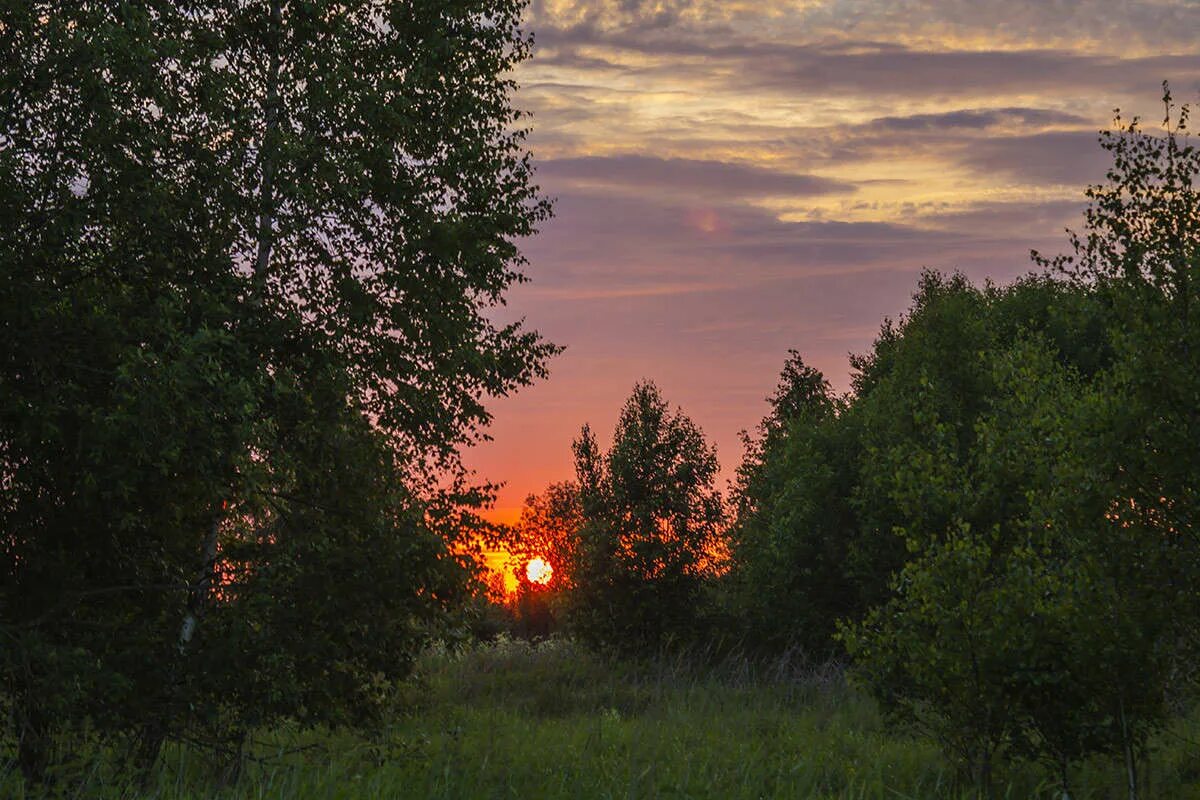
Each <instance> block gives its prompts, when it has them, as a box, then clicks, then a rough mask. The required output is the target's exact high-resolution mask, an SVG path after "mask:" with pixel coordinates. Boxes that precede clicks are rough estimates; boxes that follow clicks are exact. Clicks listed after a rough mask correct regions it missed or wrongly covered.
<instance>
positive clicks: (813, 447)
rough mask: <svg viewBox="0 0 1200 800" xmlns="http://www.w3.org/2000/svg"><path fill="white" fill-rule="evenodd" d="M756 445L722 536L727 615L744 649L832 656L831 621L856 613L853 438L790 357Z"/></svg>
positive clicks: (817, 379) (820, 387) (809, 372)
mask: <svg viewBox="0 0 1200 800" xmlns="http://www.w3.org/2000/svg"><path fill="white" fill-rule="evenodd" d="M770 402H771V414H770V415H769V416H768V417H767V418H766V419H764V420H763V422H762V423H761V424H760V426H759V429H758V435H757V437H755V438H752V437H750V436H748V435H747V436H745V437H744V441H745V443H746V452H747V455H746V459H745V460H744V461H743V463H742V466H741V468H740V469H739V471H738V485H737V495H736V496H737V503H738V505H737V509H736V510H737V518H736V522H735V524H734V526H733V529H732V532H731V543H732V558H731V564H732V567H731V573H730V575H729V576H728V577H727V579H726V583H727V585H728V587H729V589H730V597H729V600H730V601H731V603H732V608H731V611H732V613H733V614H734V617H735V619H736V622H735V623H734V624H735V625H737V626H738V628H739V629H740V632H741V634H742V635H743V636H744V638H745V641H746V645H747V646H750V647H753V648H755V649H759V648H764V647H765V648H769V649H779V648H784V647H787V646H791V645H798V646H801V647H803V648H804V649H805V650H806V651H807V652H808V653H810V654H811V655H814V656H816V657H818V658H820V657H825V656H828V655H830V654H831V653H832V652H833V647H834V642H833V639H832V634H833V632H834V623H835V621H836V620H837V619H838V618H840V617H843V616H848V615H854V614H855V613H856V612H857V611H858V610H859V598H858V594H857V591H856V587H855V585H854V584H853V582H852V581H850V580H849V579H848V576H847V573H846V559H847V556H848V548H849V546H850V543H851V541H852V538H853V533H854V530H855V528H856V525H857V520H856V519H855V517H854V512H853V510H852V509H851V507H850V504H849V499H850V497H851V494H852V492H853V489H854V485H855V481H856V478H857V470H858V462H859V454H858V449H859V446H858V441H857V439H856V437H855V436H854V431H853V429H851V428H850V427H849V426H848V425H847V424H846V419H845V418H844V417H843V416H842V414H841V412H842V411H844V406H843V403H842V402H841V401H840V400H838V399H837V398H835V397H834V396H833V394H832V392H831V391H830V388H829V384H828V382H827V381H825V379H824V377H823V376H822V375H821V373H820V372H818V371H817V370H814V369H813V368H811V367H808V366H807V365H805V364H804V362H803V360H802V359H801V358H800V356H799V354H797V353H795V352H794V351H793V352H792V353H791V354H790V356H789V358H788V360H787V363H786V364H785V365H784V369H783V372H782V374H781V376H780V382H779V387H778V389H777V390H776V392H775V394H774V396H772V397H771V399H770Z"/></svg>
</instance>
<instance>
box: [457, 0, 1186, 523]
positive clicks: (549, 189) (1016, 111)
mask: <svg viewBox="0 0 1200 800" xmlns="http://www.w3.org/2000/svg"><path fill="white" fill-rule="evenodd" d="M526 25H527V28H528V30H529V31H531V32H532V34H533V36H534V38H535V48H534V57H533V58H532V59H531V60H530V61H529V62H527V63H525V64H524V65H523V66H522V67H521V68H520V69H519V71H518V72H517V75H516V78H517V80H518V82H519V83H520V86H521V89H520V90H519V92H518V93H517V94H516V96H515V98H514V99H515V103H516V105H517V106H518V107H520V108H523V109H526V110H528V111H530V112H532V117H531V119H530V120H529V122H530V125H531V126H532V134H531V136H530V139H529V145H530V149H531V150H532V152H533V155H534V159H535V163H536V165H537V181H538V183H539V184H540V185H541V187H542V189H543V190H544V192H545V194H547V195H548V196H550V197H552V198H554V200H555V208H556V216H555V218H554V219H553V220H552V221H550V222H548V223H546V224H544V225H543V226H542V229H541V232H540V233H539V235H538V236H536V237H534V238H533V239H530V240H528V241H526V242H525V243H524V247H523V249H524V252H525V254H526V256H527V257H528V259H529V265H528V267H527V269H526V270H525V272H526V274H527V275H528V277H529V278H530V279H531V280H530V282H529V283H527V284H524V285H521V286H518V287H516V288H514V289H513V290H512V291H511V292H510V294H509V298H508V306H507V308H505V309H504V310H503V311H502V313H501V316H502V317H503V318H504V319H505V320H508V319H518V318H524V319H525V320H526V322H527V324H528V325H529V326H530V327H533V328H535V329H537V330H539V331H541V332H542V333H543V334H544V335H545V336H546V337H547V338H548V339H549V340H551V341H553V342H556V343H558V344H561V345H564V346H565V347H566V350H565V352H564V353H563V354H562V355H560V356H558V357H556V358H555V359H554V360H553V361H552V362H551V364H550V372H551V374H550V377H549V379H548V380H546V381H543V382H540V383H538V384H536V385H535V386H533V387H530V388H526V389H523V390H522V391H520V392H519V393H517V394H515V395H513V396H512V397H508V398H502V399H500V400H497V401H493V403H492V404H491V406H490V408H491V410H492V412H493V414H494V421H493V424H492V427H491V429H490V433H491V436H492V437H493V440H492V441H491V442H488V443H485V444H483V445H480V446H478V447H476V448H474V449H473V450H472V451H471V452H469V453H468V455H467V463H468V465H469V466H471V467H473V468H474V469H475V470H476V471H477V473H478V477H479V478H481V479H485V480H491V481H503V482H504V483H505V485H504V487H503V488H502V489H501V490H500V494H499V497H498V501H497V507H496V509H495V510H494V511H493V513H492V516H493V518H495V519H497V520H500V521H511V520H513V519H514V518H515V517H516V515H517V513H518V511H519V509H520V506H521V503H522V501H523V499H524V498H525V496H526V495H528V494H529V493H530V492H537V491H540V490H541V489H543V488H544V487H545V486H546V485H547V484H548V483H550V482H552V481H559V480H565V479H569V478H571V477H573V465H572V456H571V441H572V439H574V438H575V437H576V436H577V435H578V433H579V429H580V427H581V426H582V425H583V424H584V423H589V424H590V425H591V426H592V429H593V430H594V431H596V433H597V435H598V436H599V438H600V442H601V445H602V446H607V444H608V441H609V437H610V436H611V433H612V428H613V425H614V423H615V421H616V417H617V415H618V413H619V411H620V408H621V405H622V404H623V402H624V400H625V398H626V397H628V395H629V393H630V391H631V390H632V388H633V386H634V384H635V383H636V382H637V381H639V380H643V379H651V380H654V381H655V382H656V383H657V384H658V385H659V387H660V388H661V389H662V391H663V394H664V396H665V397H666V398H667V400H668V401H670V402H671V403H672V404H673V405H678V406H681V407H682V408H683V410H684V411H685V412H686V413H687V414H688V415H689V416H690V417H691V418H692V419H693V420H694V421H695V422H696V423H697V424H698V425H699V426H700V427H701V428H702V429H703V430H704V431H705V433H706V435H707V436H708V438H709V439H710V441H713V442H715V443H716V445H717V448H718V455H719V457H720V459H721V462H722V466H723V469H724V478H725V479H727V478H729V477H731V475H732V472H733V470H734V469H735V468H736V466H737V464H738V463H739V462H740V460H741V457H742V447H741V441H740V439H739V436H738V432H739V431H740V430H743V429H753V428H754V426H755V425H756V424H757V423H758V421H759V420H760V419H761V418H762V416H763V415H764V414H765V413H766V410H767V403H766V398H767V396H769V395H770V394H771V392H772V391H773V389H774V387H775V384H776V381H777V378H778V374H779V371H780V369H781V367H782V366H783V362H784V359H785V358H786V357H787V351H788V350H789V348H794V349H796V350H798V351H799V352H800V353H801V355H802V356H803V358H804V360H805V361H806V362H807V363H808V364H810V365H812V366H815V367H817V368H819V369H820V370H822V371H823V372H824V373H825V375H826V377H827V378H828V379H829V380H830V382H831V383H832V384H833V386H834V388H835V389H837V390H839V391H844V390H846V389H847V388H848V387H849V377H850V367H849V363H848V355H849V354H851V353H858V352H865V351H867V350H868V349H869V348H870V347H871V344H872V342H873V340H874V337H875V335H876V333H877V332H878V330H879V326H880V324H881V322H882V320H883V318H884V317H892V318H896V317H898V316H899V315H901V314H902V313H903V312H904V311H905V309H906V308H907V307H908V304H909V301H910V299H911V294H912V292H913V290H914V289H915V286H916V281H917V278H918V276H919V274H920V272H921V270H922V269H924V268H933V269H939V270H943V271H953V270H959V271H961V272H963V273H965V274H966V275H968V276H970V277H971V278H972V279H974V280H977V281H983V280H985V279H989V278H990V279H992V280H995V281H997V282H1007V281H1010V280H1012V279H1013V278H1016V277H1018V276H1020V275H1022V274H1024V273H1027V272H1029V271H1030V270H1031V269H1033V265H1032V264H1031V262H1030V259H1029V251H1030V250H1031V249H1037V250H1040V251H1042V252H1046V253H1050V254H1056V253H1058V252H1061V251H1062V250H1063V249H1064V248H1065V246H1066V238H1065V234H1064V228H1067V227H1072V228H1078V227H1079V225H1080V212H1081V211H1082V209H1083V207H1084V201H1083V190H1084V188H1085V187H1086V185H1087V184H1089V183H1097V182H1099V181H1101V180H1102V179H1103V177H1104V171H1105V168H1106V165H1107V163H1108V160H1107V154H1106V153H1105V152H1104V151H1103V150H1101V149H1100V147H1099V145H1098V144H1097V132H1098V131H1099V130H1100V129H1102V128H1107V127H1110V126H1111V124H1112V119H1113V110H1114V109H1115V108H1120V109H1121V110H1122V112H1123V114H1124V115H1125V116H1130V115H1132V114H1140V115H1142V116H1143V117H1144V119H1145V122H1146V124H1147V125H1157V124H1159V123H1160V121H1161V119H1162V115H1163V114H1162V106H1161V103H1160V102H1159V98H1160V96H1161V82H1162V81H1163V80H1164V79H1169V80H1170V81H1171V84H1172V89H1173V91H1174V93H1175V95H1176V97H1177V99H1179V100H1181V101H1191V102H1193V103H1194V102H1196V101H1197V100H1200V1H1198V0H1148V1H1147V2H1133V1H1132V0H1125V1H1122V0H1073V1H1068V0H992V1H991V2H977V1H976V0H879V1H877V2H868V1H867V0H532V2H531V5H530V8H529V10H528V13H527V17H526Z"/></svg>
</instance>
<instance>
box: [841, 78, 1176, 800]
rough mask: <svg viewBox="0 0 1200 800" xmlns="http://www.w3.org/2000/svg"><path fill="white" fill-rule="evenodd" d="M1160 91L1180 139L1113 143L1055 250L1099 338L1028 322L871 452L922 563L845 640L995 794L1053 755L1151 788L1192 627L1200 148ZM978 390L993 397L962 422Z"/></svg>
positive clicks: (1131, 789)
mask: <svg viewBox="0 0 1200 800" xmlns="http://www.w3.org/2000/svg"><path fill="white" fill-rule="evenodd" d="M1166 102H1167V106H1168V129H1167V134H1166V136H1164V137H1153V136H1147V135H1145V134H1142V133H1141V132H1140V131H1139V130H1138V128H1137V124H1136V122H1134V123H1132V124H1131V125H1130V126H1129V127H1128V128H1125V129H1122V130H1120V131H1119V132H1118V133H1116V134H1109V135H1106V136H1105V137H1104V139H1103V140H1102V143H1103V146H1104V147H1106V148H1107V149H1109V150H1110V151H1112V152H1113V155H1114V166H1113V168H1112V170H1110V172H1109V175H1108V179H1109V183H1108V184H1107V185H1105V186H1099V187H1093V188H1092V189H1091V190H1090V191H1089V197H1090V198H1091V199H1092V206H1091V208H1090V209H1089V211H1088V214H1087V224H1088V233H1087V236H1086V237H1085V238H1081V237H1078V236H1075V235H1072V244H1073V245H1074V248H1075V252H1076V254H1075V256H1073V257H1062V258H1059V259H1054V260H1046V259H1040V260H1041V263H1043V264H1045V265H1048V266H1050V267H1053V268H1055V269H1058V270H1060V271H1062V272H1067V273H1068V274H1069V277H1071V278H1072V280H1071V281H1070V282H1063V283H1061V284H1060V286H1061V287H1062V288H1061V289H1056V290H1055V291H1057V292H1060V293H1069V294H1071V295H1074V296H1076V297H1079V298H1081V299H1082V302H1083V304H1084V306H1083V307H1086V308H1090V309H1091V311H1090V315H1091V316H1093V318H1094V319H1098V320H1099V321H1100V322H1101V323H1102V326H1103V327H1102V336H1101V337H1099V338H1100V341H1101V342H1102V347H1101V348H1100V349H1094V348H1089V347H1087V346H1086V343H1085V344H1083V345H1082V346H1080V345H1078V344H1076V345H1072V343H1071V342H1070V341H1067V342H1064V341H1063V340H1062V339H1061V338H1060V337H1059V338H1057V339H1056V337H1055V336H1054V331H1055V326H1042V327H1041V328H1040V330H1038V329H1037V328H1035V327H1033V326H1028V325H1026V326H1023V327H1022V333H1021V335H1020V336H1019V337H1018V338H1017V340H1016V342H1015V343H1014V344H1007V345H1004V346H997V345H999V344H1001V343H1004V342H1006V340H1005V339H1001V338H997V339H993V340H992V341H993V342H995V344H993V345H992V346H990V347H985V348H980V349H979V350H977V351H976V352H975V354H974V355H975V359H974V361H973V364H974V366H972V367H971V372H970V374H971V375H972V376H973V378H972V380H973V381H975V382H976V385H977V386H981V387H984V388H982V389H981V390H979V391H978V392H970V393H964V392H962V391H961V389H957V388H955V386H956V384H955V380H954V374H953V372H951V373H950V374H949V375H947V374H946V372H945V370H944V369H942V368H938V369H937V371H936V372H935V373H932V374H931V373H930V372H928V371H922V372H921V373H920V377H919V380H918V382H917V387H918V388H917V391H915V392H914V393H912V394H911V395H910V396H911V397H912V398H913V401H910V402H909V403H908V404H907V407H908V413H907V414H905V416H904V417H903V419H906V420H911V425H912V426H913V430H914V435H912V436H911V437H910V438H908V440H907V441H901V442H898V443H895V444H892V445H891V446H889V447H888V448H887V449H886V450H883V449H878V448H877V449H876V450H875V452H876V453H878V454H879V455H880V456H882V458H880V459H878V460H877V461H876V463H875V467H874V469H873V473H874V474H873V476H872V478H871V480H872V482H873V483H874V485H875V486H876V487H878V488H880V489H883V490H884V491H883V493H882V494H880V493H876V494H874V495H873V496H874V497H875V498H877V499H876V501H875V502H874V503H872V506H873V507H876V508H883V509H888V510H889V513H890V514H891V515H892V520H893V523H892V524H893V529H894V530H895V531H896V532H897V533H898V534H899V535H900V536H901V538H902V539H903V540H904V542H905V544H906V546H907V550H908V552H909V555H908V556H907V558H906V563H905V565H904V567H903V568H902V570H901V571H900V572H899V573H898V575H897V577H896V579H895V581H894V582H893V584H892V586H893V590H894V596H893V597H892V598H891V599H890V600H888V601H886V602H885V603H883V604H881V605H880V606H878V607H877V608H875V609H874V610H873V611H872V612H871V613H870V614H869V615H868V616H867V617H866V619H865V620H864V621H863V622H862V623H861V624H859V625H851V626H848V628H847V629H846V633H845V639H846V642H847V645H848V648H849V650H850V652H851V654H852V655H853V656H854V657H855V660H856V663H857V664H858V669H859V675H860V676H861V678H862V679H863V680H864V681H865V682H866V683H867V685H869V686H870V687H871V688H872V690H873V691H874V692H875V693H876V695H877V696H879V697H880V698H881V699H883V700H884V702H885V705H886V706H887V707H888V708H889V709H890V710H891V711H893V712H895V713H897V714H898V715H900V716H902V717H906V718H908V719H910V720H913V721H916V722H918V723H919V724H921V725H923V726H924V727H925V728H927V729H929V730H933V731H935V732H936V733H937V735H938V738H939V740H940V741H942V742H943V743H944V744H945V745H946V746H948V747H950V748H951V749H952V750H957V751H958V753H959V755H960V758H961V759H962V760H963V762H964V763H967V764H970V765H973V766H975V767H976V768H977V773H976V777H977V781H978V783H979V785H980V787H981V790H983V791H985V792H986V791H987V789H988V787H989V783H990V780H989V776H988V770H987V767H988V765H990V764H991V763H992V758H993V756H994V755H996V754H997V753H1001V752H1004V751H1009V752H1013V753H1016V752H1022V753H1027V754H1031V755H1035V756H1037V757H1038V758H1041V759H1042V760H1044V761H1046V762H1047V763H1048V764H1050V765H1052V766H1053V765H1057V769H1058V773H1059V779H1060V783H1061V788H1062V790H1063V792H1064V793H1066V792H1068V791H1069V789H1070V785H1069V775H1070V770H1069V765H1070V764H1071V763H1072V762H1076V761H1078V760H1080V759H1083V758H1085V757H1087V756H1088V755H1089V754H1092V753H1119V754H1121V755H1122V756H1123V762H1124V766H1125V769H1126V773H1127V780H1126V788H1127V790H1128V793H1129V795H1130V797H1136V796H1137V794H1138V791H1139V779H1138V776H1137V770H1136V766H1137V763H1138V760H1139V755H1138V754H1139V753H1140V752H1142V750H1143V749H1144V747H1145V743H1146V742H1147V740H1148V737H1149V736H1150V735H1151V733H1152V732H1153V731H1154V730H1155V729H1157V728H1158V727H1160V726H1162V725H1163V724H1165V722H1166V719H1167V717H1168V709H1167V705H1166V704H1167V700H1168V696H1169V693H1170V692H1171V691H1172V690H1174V691H1176V692H1178V690H1179V687H1178V686H1177V685H1175V686H1173V681H1174V680H1175V677H1174V676H1176V675H1178V674H1180V667H1181V665H1183V664H1185V663H1186V660H1187V657H1188V654H1189V653H1190V651H1191V648H1192V647H1193V643H1194V641H1195V625H1194V620H1195V616H1194V614H1195V609H1196V603H1195V597H1194V593H1193V591H1192V590H1191V589H1189V588H1185V587H1189V586H1194V583H1193V578H1192V576H1193V575H1194V573H1193V570H1194V566H1193V565H1194V564H1196V560H1195V556H1196V553H1195V549H1194V542H1195V539H1194V536H1191V535H1189V534H1190V525H1191V519H1192V517H1191V511H1190V508H1189V506H1190V504H1191V502H1192V495H1193V484H1194V476H1195V475H1196V473H1197V467H1198V466H1200V465H1197V463H1196V461H1195V453H1194V452H1193V451H1194V448H1190V447H1189V446H1183V447H1181V446H1180V445H1179V442H1183V441H1188V440H1189V431H1190V430H1191V427H1190V426H1191V424H1192V422H1191V420H1192V418H1193V417H1194V414H1195V409H1196V408H1197V406H1196V403H1195V400H1196V399H1197V397H1200V395H1196V394H1194V389H1193V388H1192V385H1193V383H1194V374H1195V365H1194V364H1193V363H1192V362H1190V361H1189V360H1188V359H1189V358H1190V356H1191V350H1190V349H1189V346H1188V342H1189V341H1190V340H1191V337H1192V336H1193V335H1194V333H1195V332H1194V330H1192V328H1193V327H1194V325H1192V322H1191V318H1190V317H1189V316H1188V312H1187V307H1188V306H1189V302H1188V301H1187V300H1186V297H1187V295H1188V293H1189V292H1191V291H1192V289H1191V288H1190V287H1191V277H1189V276H1190V275H1191V273H1192V272H1194V266H1192V265H1193V264H1194V263H1195V260H1196V255H1195V252H1194V251H1195V250H1196V247H1195V242H1196V241H1197V240H1200V238H1198V235H1197V233H1196V222H1197V221H1198V220H1200V215H1198V214H1197V211H1196V209H1197V205H1196V203H1195V199H1196V196H1195V193H1194V192H1193V190H1192V189H1191V181H1192V179H1193V176H1194V175H1195V174H1196V173H1197V171H1198V169H1200V159H1197V157H1196V155H1195V151H1194V150H1192V149H1191V148H1189V147H1187V146H1186V145H1183V144H1181V143H1180V142H1179V141H1178V139H1177V136H1178V133H1179V132H1178V130H1171V129H1170V127H1169V125H1170V114H1171V106H1170V98H1169V95H1168V96H1167V98H1166ZM1182 118H1183V120H1186V110H1185V111H1184V112H1183V114H1182ZM1181 125H1182V122H1181ZM1049 280H1051V279H1050V278H1047V279H1043V281H1049ZM1074 319H1076V320H1077V318H1074ZM1095 327H1096V326H1095V323H1092V324H1091V325H1086V326H1077V327H1076V331H1075V334H1074V335H1075V336H1078V335H1079V334H1080V333H1081V332H1082V331H1084V330H1088V329H1094V328H1095ZM1035 330H1036V331H1038V332H1037V334H1034V331H1035ZM1048 334H1049V335H1048ZM907 338H908V332H907V330H906V331H905V333H904V336H903V337H892V338H891V339H890V340H889V346H890V349H891V352H892V353H896V352H898V350H899V348H900V347H901V346H902V345H903V341H904V340H905V339H907ZM947 344H948V343H946V344H943V345H942V346H940V347H938V348H937V350H935V351H934V352H933V353H929V357H928V358H927V362H926V363H930V364H934V363H936V362H935V361H934V357H935V354H937V357H940V358H941V360H942V361H945V360H947V359H946V356H945V354H946V352H947V351H948V350H949V348H948V346H947ZM1064 345H1065V346H1064ZM964 355H965V354H964ZM956 363H957V364H961V363H963V361H962V360H956ZM968 363H971V362H968ZM869 366H870V367H871V368H872V369H877V366H878V364H877V363H872V364H870V365H869ZM960 368H961V367H958V366H956V367H955V368H954V369H960ZM892 374H895V373H891V374H888V375H885V376H883V377H882V378H880V379H879V380H878V381H877V383H876V384H875V385H874V387H873V388H872V393H873V394H877V393H878V391H879V390H880V389H882V388H885V387H886V386H887V384H888V381H889V380H890V379H891V375H892ZM1151 384H1152V385H1153V387H1154V388H1153V389H1151ZM962 385H963V384H962V383H959V384H958V386H962ZM1180 390H1182V392H1183V395H1182V396H1180V395H1177V394H1176V392H1178V391H1180ZM1189 393H1190V394H1189ZM969 397H975V398H978V401H977V402H978V406H979V410H977V411H973V412H971V413H967V414H963V413H961V412H962V410H963V409H964V408H965V406H963V405H961V404H959V405H957V407H956V405H955V401H956V400H958V399H961V398H969ZM869 400H870V395H869V396H868V401H869ZM1168 430H1169V431H1170V433H1169V434H1168V433H1167V431H1168ZM894 431H895V429H894V428H893V429H892V430H890V431H888V433H889V434H894ZM884 498H886V500H887V501H890V504H889V503H887V502H883V499H884Z"/></svg>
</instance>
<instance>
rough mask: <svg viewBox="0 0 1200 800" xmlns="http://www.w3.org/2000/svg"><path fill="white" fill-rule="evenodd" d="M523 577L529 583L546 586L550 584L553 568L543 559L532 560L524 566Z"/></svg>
mask: <svg viewBox="0 0 1200 800" xmlns="http://www.w3.org/2000/svg"><path fill="white" fill-rule="evenodd" d="M525 577H526V578H528V579H529V582H530V583H536V584H539V585H541V586H546V585H548V584H549V583H550V579H551V578H553V577H554V567H552V566H550V563H549V562H548V561H546V560H545V559H543V558H534V559H531V560H530V561H529V563H528V564H526V565H525Z"/></svg>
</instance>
